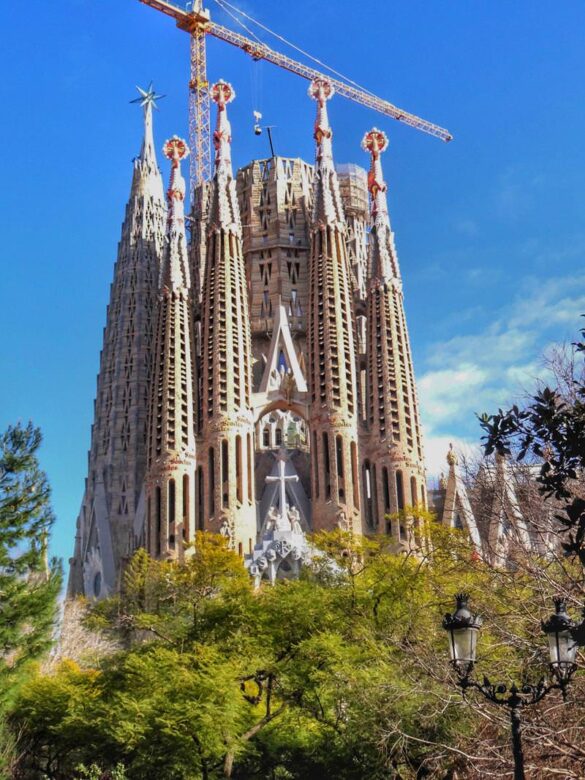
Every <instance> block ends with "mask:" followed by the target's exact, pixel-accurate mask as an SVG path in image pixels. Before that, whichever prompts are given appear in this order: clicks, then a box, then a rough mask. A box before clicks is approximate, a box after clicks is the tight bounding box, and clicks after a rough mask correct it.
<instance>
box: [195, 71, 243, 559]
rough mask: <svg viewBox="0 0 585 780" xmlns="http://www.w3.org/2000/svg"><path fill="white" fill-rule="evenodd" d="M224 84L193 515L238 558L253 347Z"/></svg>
mask: <svg viewBox="0 0 585 780" xmlns="http://www.w3.org/2000/svg"><path fill="white" fill-rule="evenodd" d="M234 97H235V94H234V90H233V89H232V87H231V85H230V84H227V83H226V82H224V81H219V82H218V83H217V84H214V85H213V87H212V88H211V98H212V100H213V101H214V102H215V103H216V104H217V124H216V128H215V131H214V134H213V142H214V146H215V174H214V178H213V181H212V184H211V193H210V202H209V215H208V228H207V231H208V232H207V242H206V243H207V247H206V252H207V254H206V261H205V271H204V280H203V288H202V304H201V358H200V360H201V385H200V386H201V388H202V390H201V396H202V397H201V399H200V400H201V404H200V406H201V419H200V420H199V431H200V435H201V442H202V445H201V447H200V448H199V451H198V467H197V486H198V487H197V493H198V507H197V514H198V518H199V523H200V525H201V527H203V528H205V530H209V531H215V532H219V533H222V534H223V535H224V536H226V537H228V538H229V539H230V541H231V544H232V546H233V547H234V549H236V550H238V552H239V553H240V554H241V555H243V554H244V553H249V552H251V551H252V550H253V547H254V544H255V542H256V532H257V528H256V503H255V497H254V419H253V414H252V408H251V393H252V349H251V342H250V315H249V302H248V287H247V281H246V268H245V263H244V255H243V251H242V227H241V220H240V210H239V206H238V200H237V194H236V182H235V179H234V176H233V172H232V163H231V127H230V123H229V121H228V117H227V104H228V103H229V102H231V101H232V100H233V99H234Z"/></svg>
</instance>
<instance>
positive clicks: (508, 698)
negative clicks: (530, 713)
mask: <svg viewBox="0 0 585 780" xmlns="http://www.w3.org/2000/svg"><path fill="white" fill-rule="evenodd" d="M457 684H458V685H459V687H460V688H461V690H462V691H463V694H464V695H465V692H466V691H467V689H468V688H473V689H474V690H476V691H479V692H480V693H481V694H482V695H483V696H484V697H485V698H486V699H488V700H489V701H491V702H492V703H493V704H499V705H501V706H503V707H509V708H510V709H519V708H520V707H527V706H529V705H531V704H537V703H538V702H539V701H541V700H542V699H544V697H545V696H546V695H547V694H549V693H550V692H551V691H555V690H558V691H561V693H562V694H563V698H566V689H567V686H568V684H569V680H568V679H567V680H561V681H560V682H550V683H549V682H547V681H546V680H545V678H544V677H541V679H540V680H539V681H538V683H536V685H523V686H522V687H521V688H518V687H517V685H516V683H513V684H512V685H511V687H510V688H509V689H508V686H507V685H504V684H503V683H497V684H494V683H492V682H491V681H490V680H489V678H488V677H485V676H484V678H483V681H482V682H481V683H478V682H476V681H475V680H472V679H471V678H470V677H469V675H464V676H460V677H459V680H458V681H457Z"/></svg>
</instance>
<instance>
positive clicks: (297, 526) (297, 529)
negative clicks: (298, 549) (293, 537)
mask: <svg viewBox="0 0 585 780" xmlns="http://www.w3.org/2000/svg"><path fill="white" fill-rule="evenodd" d="M287 516H288V521H289V523H290V527H291V530H292V532H293V534H302V533H303V529H302V526H301V516H300V514H299V510H298V509H297V508H296V506H291V507H289V510H288V513H287Z"/></svg>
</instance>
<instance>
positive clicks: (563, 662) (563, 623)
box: [541, 596, 585, 699]
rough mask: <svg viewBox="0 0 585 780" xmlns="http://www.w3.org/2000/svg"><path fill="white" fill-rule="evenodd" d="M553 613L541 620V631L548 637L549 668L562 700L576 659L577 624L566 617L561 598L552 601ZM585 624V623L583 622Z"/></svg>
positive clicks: (574, 667) (564, 605) (565, 696)
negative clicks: (561, 694) (546, 618)
mask: <svg viewBox="0 0 585 780" xmlns="http://www.w3.org/2000/svg"><path fill="white" fill-rule="evenodd" d="M553 601H554V605H555V613H554V615H551V616H550V617H549V619H548V620H546V621H545V620H543V621H542V623H541V625H542V630H543V631H544V633H545V634H546V635H547V637H548V648H549V652H550V668H551V671H552V673H553V675H554V676H555V677H556V679H557V681H558V683H559V686H560V688H561V691H562V693H563V699H566V698H567V685H568V683H569V680H570V679H571V676H572V674H573V672H574V671H575V669H576V668H577V666H576V664H575V659H576V657H577V647H578V644H577V635H576V633H577V628H578V627H577V624H576V623H575V621H574V620H572V619H571V618H570V617H569V616H568V615H567V605H566V602H565V599H563V598H561V596H555V598H554V599H553ZM584 622H585V621H584Z"/></svg>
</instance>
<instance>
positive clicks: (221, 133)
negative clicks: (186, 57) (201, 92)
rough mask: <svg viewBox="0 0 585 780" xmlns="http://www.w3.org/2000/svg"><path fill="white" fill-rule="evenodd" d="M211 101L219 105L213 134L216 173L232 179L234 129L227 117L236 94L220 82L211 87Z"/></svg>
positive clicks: (227, 85) (223, 82)
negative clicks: (229, 106)
mask: <svg viewBox="0 0 585 780" xmlns="http://www.w3.org/2000/svg"><path fill="white" fill-rule="evenodd" d="M210 96H211V99H212V100H213V102H214V103H216V104H217V121H216V125H215V130H214V132H213V146H214V147H215V173H216V175H221V174H224V175H227V176H229V177H230V178H231V177H232V155H231V143H232V128H231V125H230V123H229V120H228V117H227V108H226V106H227V104H228V103H231V102H232V100H233V99H234V98H235V96H236V93H235V90H234V88H233V87H232V85H231V84H228V83H227V81H222V80H220V81H218V82H216V83H215V84H214V85H213V86H212V87H211V92H210Z"/></svg>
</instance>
